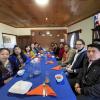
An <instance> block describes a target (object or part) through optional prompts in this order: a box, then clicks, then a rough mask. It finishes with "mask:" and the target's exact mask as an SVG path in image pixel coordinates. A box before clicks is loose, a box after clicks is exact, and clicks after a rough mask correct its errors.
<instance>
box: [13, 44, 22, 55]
mask: <svg viewBox="0 0 100 100" xmlns="http://www.w3.org/2000/svg"><path fill="white" fill-rule="evenodd" d="M17 47H18V48H20V47H19V46H18V45H15V46H14V48H13V55H15V56H17V55H16V53H15V48H17ZM20 49H21V48H20ZM20 54H23V52H22V50H21V53H20Z"/></svg>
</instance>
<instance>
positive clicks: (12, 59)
mask: <svg viewBox="0 0 100 100" xmlns="http://www.w3.org/2000/svg"><path fill="white" fill-rule="evenodd" d="M21 56H22V59H23V61H24V63H25V64H26V63H28V62H29V61H30V58H28V57H27V56H26V55H24V54H23V55H21ZM9 60H10V62H11V65H12V68H13V71H14V74H16V73H17V71H18V70H19V65H20V62H19V60H18V58H17V57H16V55H14V54H12V55H10V57H9Z"/></svg>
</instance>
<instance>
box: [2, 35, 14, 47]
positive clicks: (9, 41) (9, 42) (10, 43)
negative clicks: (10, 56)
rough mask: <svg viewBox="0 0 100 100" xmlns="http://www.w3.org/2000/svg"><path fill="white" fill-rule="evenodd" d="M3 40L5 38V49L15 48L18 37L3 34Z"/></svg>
mask: <svg viewBox="0 0 100 100" xmlns="http://www.w3.org/2000/svg"><path fill="white" fill-rule="evenodd" d="M2 38H3V46H4V47H5V48H13V47H14V45H16V36H15V35H11V34H7V33H2Z"/></svg>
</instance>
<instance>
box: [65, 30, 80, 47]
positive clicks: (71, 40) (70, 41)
mask: <svg viewBox="0 0 100 100" xmlns="http://www.w3.org/2000/svg"><path fill="white" fill-rule="evenodd" d="M80 32H81V30H77V31H73V32H70V33H68V38H67V43H68V44H69V46H70V47H71V48H75V42H76V41H77V40H78V39H79V33H80Z"/></svg>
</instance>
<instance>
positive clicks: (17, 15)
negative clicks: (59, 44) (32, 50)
mask: <svg viewBox="0 0 100 100" xmlns="http://www.w3.org/2000/svg"><path fill="white" fill-rule="evenodd" d="M99 11H100V0H50V2H49V5H48V6H47V7H44V8H41V7H39V6H38V5H36V4H35V2H34V0H0V22H2V23H5V24H8V25H11V26H14V27H16V28H17V27H25V28H29V27H30V28H31V27H54V26H56V27H64V26H69V25H72V24H74V23H76V22H78V21H80V20H82V19H85V18H87V17H90V16H92V15H94V14H96V13H97V12H99ZM46 17H47V18H48V19H47V20H46Z"/></svg>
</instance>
